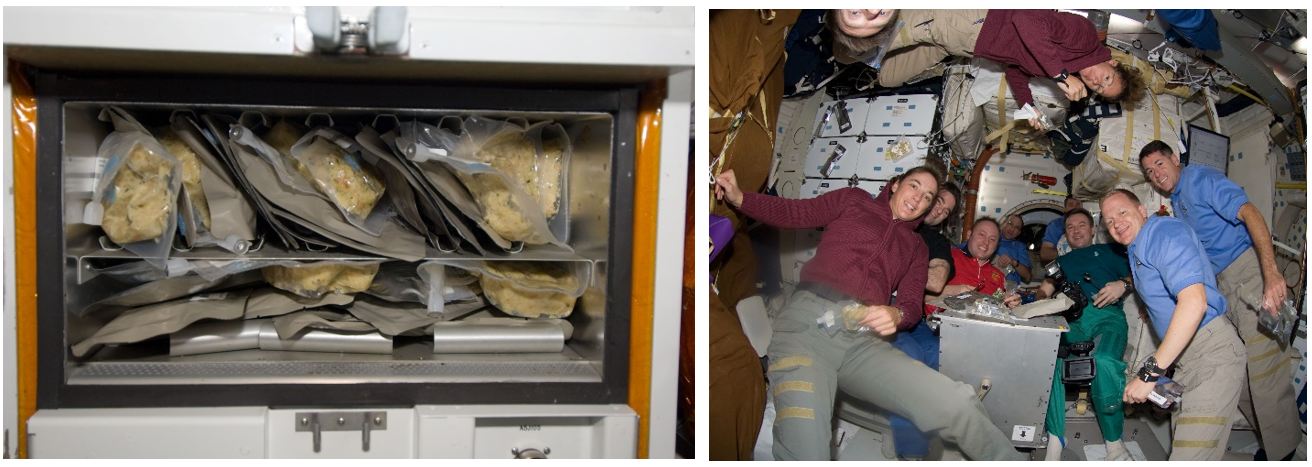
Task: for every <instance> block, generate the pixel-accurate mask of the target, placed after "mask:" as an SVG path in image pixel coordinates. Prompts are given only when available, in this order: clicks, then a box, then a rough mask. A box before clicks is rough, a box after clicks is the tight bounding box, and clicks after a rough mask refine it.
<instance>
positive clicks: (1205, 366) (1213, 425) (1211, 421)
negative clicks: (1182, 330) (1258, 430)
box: [1169, 317, 1298, 461]
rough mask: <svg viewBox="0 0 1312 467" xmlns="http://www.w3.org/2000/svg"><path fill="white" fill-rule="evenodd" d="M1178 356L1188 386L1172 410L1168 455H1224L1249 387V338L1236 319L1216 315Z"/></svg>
mask: <svg viewBox="0 0 1312 467" xmlns="http://www.w3.org/2000/svg"><path fill="white" fill-rule="evenodd" d="M1178 360H1179V362H1178V363H1176V370H1175V378H1174V379H1175V380H1176V381H1179V382H1180V384H1183V385H1185V387H1186V389H1185V392H1184V394H1182V395H1181V396H1180V398H1181V399H1180V408H1179V410H1177V411H1176V412H1174V413H1173V414H1171V432H1172V435H1173V436H1172V437H1171V438H1172V440H1171V457H1170V459H1169V460H1173V461H1175V460H1200V461H1203V460H1207V461H1217V460H1221V456H1222V455H1223V454H1225V445H1226V441H1228V440H1229V439H1230V425H1231V424H1232V422H1233V419H1234V415H1235V406H1236V405H1237V404H1238V403H1239V393H1240V392H1242V391H1243V387H1244V344H1243V342H1242V341H1240V340H1239V336H1238V335H1237V334H1235V327H1234V325H1232V324H1230V321H1227V320H1224V319H1220V317H1217V318H1215V319H1213V320H1212V321H1210V322H1208V323H1207V325H1206V326H1203V328H1202V329H1199V330H1198V332H1197V333H1195V334H1194V338H1193V340H1191V341H1189V346H1188V347H1185V349H1184V353H1182V354H1180V358H1179V359H1178ZM1295 431H1298V428H1297V427H1295Z"/></svg>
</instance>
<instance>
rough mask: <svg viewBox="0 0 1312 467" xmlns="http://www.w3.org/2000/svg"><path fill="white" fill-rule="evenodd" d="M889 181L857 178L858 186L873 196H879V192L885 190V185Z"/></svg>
mask: <svg viewBox="0 0 1312 467" xmlns="http://www.w3.org/2000/svg"><path fill="white" fill-rule="evenodd" d="M887 184H888V182H887V181H884V180H857V181H856V187H857V188H860V189H862V190H866V192H868V193H870V197H871V198H875V197H878V196H879V192H881V191H884V185H887Z"/></svg>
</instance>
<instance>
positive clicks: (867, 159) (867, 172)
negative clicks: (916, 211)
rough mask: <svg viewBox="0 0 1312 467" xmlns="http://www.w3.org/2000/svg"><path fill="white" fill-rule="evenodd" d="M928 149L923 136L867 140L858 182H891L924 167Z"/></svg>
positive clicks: (868, 138) (869, 138) (875, 137)
mask: <svg viewBox="0 0 1312 467" xmlns="http://www.w3.org/2000/svg"><path fill="white" fill-rule="evenodd" d="M928 149H929V148H928V147H927V146H926V140H925V137H923V136H867V137H866V142H865V144H863V145H862V147H861V161H860V162H859V163H858V164H857V167H856V178H860V179H865V180H891V179H892V178H893V177H896V176H899V175H902V174H903V173H905V172H906V171H908V170H911V169H913V168H915V167H918V166H921V165H924V164H925V157H926V156H927V155H928V154H929V151H928Z"/></svg>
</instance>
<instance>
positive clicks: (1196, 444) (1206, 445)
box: [1171, 439, 1221, 449]
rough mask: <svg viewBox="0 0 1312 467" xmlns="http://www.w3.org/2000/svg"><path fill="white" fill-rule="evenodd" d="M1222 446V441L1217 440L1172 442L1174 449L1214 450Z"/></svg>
mask: <svg viewBox="0 0 1312 467" xmlns="http://www.w3.org/2000/svg"><path fill="white" fill-rule="evenodd" d="M1220 444H1221V443H1220V441H1218V440H1215V439H1214V440H1211V441H1185V440H1182V439H1177V440H1175V441H1172V442H1171V446H1172V447H1177V448H1197V449H1212V448H1215V447H1217V446H1219V445H1220Z"/></svg>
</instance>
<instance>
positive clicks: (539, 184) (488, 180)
mask: <svg viewBox="0 0 1312 467" xmlns="http://www.w3.org/2000/svg"><path fill="white" fill-rule="evenodd" d="M542 125H546V126H550V125H549V124H546V123H540V124H538V125H537V126H534V127H524V126H521V125H519V124H517V123H512V122H502V121H497V120H491V119H487V118H483V117H468V118H466V119H465V120H464V121H463V122H462V125H461V127H462V128H463V131H464V133H460V134H459V135H458V136H457V135H456V134H455V133H452V132H450V131H445V130H442V131H433V130H432V129H435V128H436V127H432V126H431V125H422V124H420V125H407V126H403V127H402V133H401V135H402V136H401V138H400V139H399V140H398V141H397V143H398V146H399V147H402V148H405V149H404V152H406V153H407V154H408V155H410V158H411V160H414V161H417V162H418V161H419V160H421V159H423V160H427V159H434V160H438V161H441V162H443V163H445V164H447V166H449V167H451V169H452V172H454V173H455V174H456V177H457V178H459V179H460V182H461V183H463V184H464V185H465V187H466V188H468V189H469V192H470V194H472V195H473V197H474V200H475V201H476V202H477V204H478V207H479V209H480V210H481V211H482V217H483V220H484V221H486V222H487V224H488V225H489V226H490V227H491V228H492V230H494V231H496V232H497V234H499V235H500V236H502V237H503V238H505V239H507V240H511V241H520V242H524V243H527V244H531V245H541V244H546V243H552V244H555V245H557V246H560V247H562V248H566V249H569V246H568V245H566V244H565V241H566V240H567V239H568V238H567V236H568V228H567V224H568V222H561V223H559V225H557V224H549V223H548V216H546V215H545V213H544V209H543V207H544V205H549V206H550V207H553V208H555V209H556V210H557V212H556V213H553V214H557V215H558V214H559V212H558V211H559V210H560V209H561V206H563V205H562V203H560V199H561V198H562V193H563V191H562V188H563V187H564V186H565V179H564V176H565V173H566V172H568V170H567V168H566V166H565V163H566V162H567V160H568V158H567V155H566V152H567V150H568V147H567V146H566V145H565V144H564V143H563V142H561V139H560V136H563V131H560V132H559V133H560V135H559V136H557V133H556V130H550V131H547V130H545V129H540V128H539V126H542ZM543 137H549V138H550V140H551V141H553V142H551V143H549V145H544V146H543V147H544V149H543V151H542V154H552V153H553V152H552V151H554V150H552V151H548V150H547V149H546V148H554V147H555V146H556V145H560V151H561V153H560V154H561V156H560V164H555V163H549V162H546V161H543V160H542V159H552V157H545V156H540V153H539V150H538V149H537V147H538V145H539V144H540V143H542V140H541V138H543ZM434 138H436V140H434ZM564 140H565V141H568V138H567V137H565V138H564ZM453 145H454V146H453ZM548 177H550V179H549V180H548ZM566 220H567V219H566ZM553 225H554V226H555V229H554V230H553Z"/></svg>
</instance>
